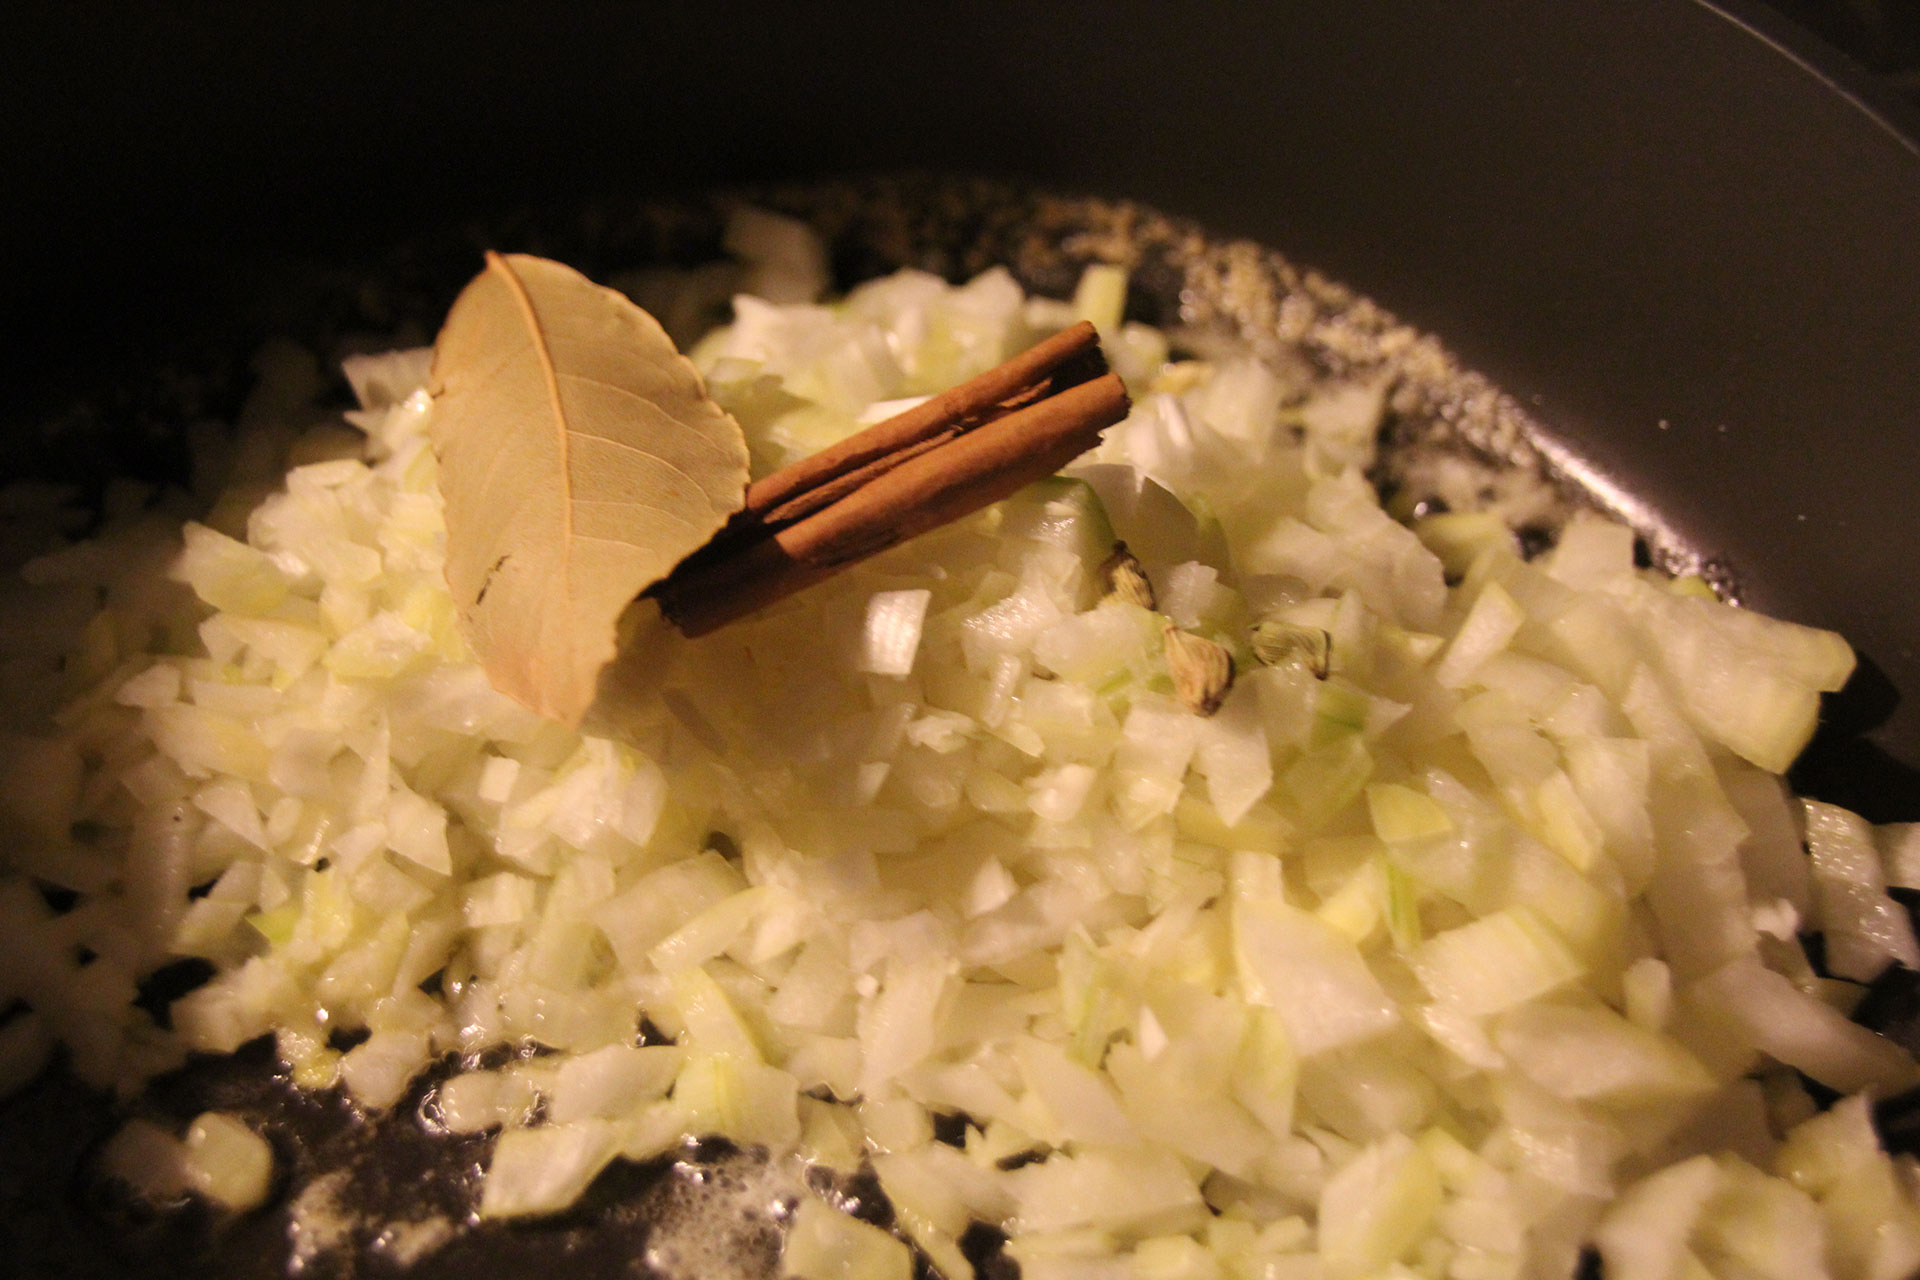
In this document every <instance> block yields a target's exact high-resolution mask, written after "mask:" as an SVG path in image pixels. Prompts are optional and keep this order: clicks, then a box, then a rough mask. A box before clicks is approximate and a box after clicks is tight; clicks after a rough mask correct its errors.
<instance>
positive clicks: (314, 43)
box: [0, 0, 1920, 1230]
mask: <svg viewBox="0 0 1920 1280" xmlns="http://www.w3.org/2000/svg"><path fill="white" fill-rule="evenodd" d="M10 22H11V23H12V24H13V25H14V27H15V31H14V33H13V36H12V38H10V39H9V41H8V42H7V43H6V48H5V49H4V51H0V73H4V74H0V83H3V84H4V86H5V88H4V92H5V93H6V94H7V95H8V96H9V97H10V98H11V101H10V102H8V103H6V105H5V107H4V109H0V131H4V132H3V133H0V142H3V143H4V146H0V155H4V157H5V164H6V165H7V167H8V169H9V170H10V176H9V178H8V179H7V180H6V181H5V182H4V183H0V216H4V218H5V222H3V223H0V230H3V231H4V232H5V233H6V235H7V240H6V243H8V244H9V245H10V246H12V247H13V248H14V249H15V254H14V262H13V264H12V267H11V269H10V270H9V272H8V281H7V284H6V285H5V286H4V288H5V289H6V290H7V291H8V294H9V296H8V300H7V310H8V312H9V313H11V314H13V315H15V316H19V317H24V318H25V319H26V320H27V321H28V323H27V324H26V325H24V326H20V329H17V330H16V333H15V334H14V336H13V337H12V339H11V340H10V342H11V345H10V347H9V348H8V350H7V351H6V353H5V354H6V357H7V361H8V363H9V364H10V365H12V366H15V367H13V368H10V369H8V370H7V372H8V375H9V376H8V381H7V383H6V385H7V386H8V387H9V390H8V392H7V394H6V396H5V398H4V400H0V405H3V406H4V409H3V410H0V412H3V413H4V426H5V428H6V431H7V433H8V434H7V436H6V439H5V451H4V454H0V457H4V458H5V459H6V461H7V465H8V466H9V467H10V468H12V469H14V470H18V469H21V468H30V469H34V470H41V471H47V470H52V471H58V472H62V473H65V474H85V473H87V472H89V471H90V470H91V471H93V472H96V473H97V472H98V471H99V470H101V469H102V468H108V469H111V468H113V467H116V466H119V465H122V464H123V463H124V464H127V465H136V466H137V465H142V463H141V462H140V461H138V460H137V459H144V458H145V457H146V456H148V454H147V453H143V452H141V450H140V445H139V442H138V441H129V442H128V443H127V451H126V452H124V453H111V452H109V453H97V452H90V453H88V455H87V456H84V457H75V456H72V455H71V454H68V455H64V456H63V455H62V454H61V453H60V450H59V449H57V448H55V449H49V448H48V447H47V445H46V444H45V441H44V440H43V439H42V438H41V437H40V436H39V435H38V433H37V432H36V430H35V429H34V428H33V427H32V426H31V424H32V423H33V422H34V421H35V420H36V419H37V416H38V415H39V414H41V413H42V412H43V410H44V409H45V407H46V406H48V405H53V404H58V403H61V402H63V398H64V397H66V396H68V395H70V394H72V393H73V392H75V391H79V390H85V389H87V388H88V387H90V386H91V385H93V384H94V383H96V382H97V381H98V380H99V379H100V378H102V377H103V376H104V373H103V371H105V370H108V369H118V368H122V367H127V366H130V365H137V364H138V363H140V362H141V361H145V360H150V359H153V358H156V357H159V356H162V355H166V354H168V353H170V352H172V351H174V350H175V349H177V347H178V345H179V344H180V343H181V342H182V340H183V337H186V336H189V335H193V334H198V333H202V332H215V331H220V329H221V326H222V325H223V324H225V323H227V321H228V320H229V318H230V317H231V316H233V315H235V314H238V313H239V311H240V310H243V309H244V308H241V307H240V306H239V302H240V300H241V299H243V298H245V297H246V295H247V291H248V289H249V288H250V287H251V286H250V282H252V281H254V280H257V279H258V278H260V274H259V273H260V270H261V267H260V264H261V263H265V262H269V261H272V260H285V259H307V260H322V261H333V262H348V263H351V262H356V261H372V260H373V258H374V256H375V255H376V253H377V252H378V251H381V250H383V249H384V248H385V247H386V246H390V245H392V244H394V243H396V242H399V241H402V240H406V239H410V238H418V237H421V236H427V237H430V238H433V237H437V238H439V239H440V240H441V241H442V242H445V243H450V244H458V243H463V242H462V240H461V232H460V231H459V228H460V227H461V226H462V225H463V224H466V223H485V222H486V221H487V220H488V219H490V218H493V217H496V216H498V215H499V214H501V213H502V212H503V211H509V210H513V209H516V208H520V207H525V206H541V207H546V208H567V207H570V206H579V205H582V204H584V203H586V202H588V201H590V200H594V199H597V198H602V197H615V198H627V197H634V196H641V195H645V194H647V193H651V192H677V191H686V190H698V189H705V188H709V187H712V186H715V185H725V184H731V183H736V182H741V181H748V180H764V179H781V178H788V177H800V176H816V175H822V174H838V173H861V172H873V171H897V170H901V169H922V170H929V171H937V172H972V173H983V174H990V175H998V176H1002V177H1007V178H1013V179H1027V180H1032V181H1035V182H1038V183H1041V184H1044V185H1045V186H1047V187H1050V188H1054V189H1059V190H1066V191H1084V192H1089V193H1094V194H1100V195H1109V196H1116V197H1129V198H1133V199H1138V200H1140V201H1143V202H1146V203H1148V204H1151V205H1154V206H1157V207H1159V208H1161V209H1165V210H1168V211H1170V212H1173V213H1176V214H1180V215H1185V216H1188V217H1192V218H1194V219H1196V220H1198V221H1199V222H1200V223H1202V224H1204V225H1205V226H1207V227H1208V228H1210V229H1212V230H1214V231H1216V232H1220V233H1223V234H1227V235H1236V236H1245V237H1248V238H1251V239H1254V240H1257V241H1260V242H1262V243H1265V244H1269V245H1273V246H1275V247H1278V248H1280V249H1281V250H1283V251H1284V252H1285V253H1286V254H1287V255H1288V256H1289V257H1291V258H1292V259H1293V260H1294V261H1296V262H1299V263H1302V264H1307V265H1311V266H1313V267H1317V268H1319V269H1321V270H1323V271H1324V272H1325V273H1326V274H1328V275H1329V276H1332V277H1334V278H1335V279H1338V280H1341V281H1344V282H1345V283H1347V284H1349V285H1351V286H1353V287H1354V288H1355V289H1356V290H1358V291H1359V292H1361V293H1363V294H1366V295H1368V296H1371V297H1372V298H1374V299H1376V300H1378V301H1379V302H1380V303H1382V304H1383V305H1385V306H1387V307H1389V308H1391V309H1392V310H1393V311H1394V312H1396V313H1398V314H1399V315H1400V316H1401V317H1402V318H1403V319H1405V320H1406V321H1408V322H1409V323H1411V324H1413V325H1415V326H1417V327H1418V328H1420V329H1424V330H1427V331H1429V332H1433V333H1436V334H1438V335H1440V336H1441V337H1442V338H1443V339H1444V340H1445V341H1446V342H1447V343H1448V344H1449V346H1450V347H1451V348H1452V349H1453V350H1454V351H1455V352H1456V353H1457V354H1458V355H1459V357H1460V358H1461V361H1462V363H1464V364H1465V365H1467V366H1468V367H1470V368H1474V369H1478V370H1480V371H1481V372H1484V373H1486V374H1487V375H1489V376H1490V377H1491V378H1492V379H1493V380H1494V381H1495V382H1496V383H1498V384H1499V385H1500V386H1502V387H1504V388H1505V389H1506V390H1507V391H1509V392H1510V393H1512V394H1513V395H1514V396H1515V397H1516V398H1517V399H1518V400H1519V401H1520V402H1521V403H1522V404H1524V405H1526V406H1528V408H1529V409H1530V411H1531V412H1532V414H1533V415H1534V416H1536V417H1537V418H1538V419H1539V420H1540V421H1541V422H1543V423H1545V424H1546V425H1547V427H1548V428H1549V429H1550V430H1551V431H1552V432H1553V433H1555V435H1556V436H1557V437H1558V438H1559V439H1560V440H1562V441H1564V442H1565V443H1566V444H1567V445H1568V446H1569V447H1570V448H1571V449H1572V450H1573V451H1574V452H1575V453H1576V454H1578V455H1579V456H1580V457H1581V458H1583V459H1584V460H1586V462H1588V463H1590V464H1591V465H1592V467H1593V469H1594V471H1595V473H1596V474H1597V475H1598V476H1600V477H1601V478H1603V479H1604V480H1605V481H1607V482H1610V483H1612V484H1615V485H1617V486H1618V487H1619V489H1620V490H1621V491H1622V492H1624V493H1626V494H1629V495H1632V497H1633V498H1634V499H1635V500H1637V501H1639V502H1641V503H1644V504H1645V506H1646V508H1647V509H1648V510H1649V511H1650V512H1652V513H1654V514H1655V515H1656V516H1657V517H1658V518H1659V519H1660V520H1661V521H1663V522H1664V523H1665V524H1666V525H1667V526H1668V527H1670V528H1671V529H1672V530H1673V531H1674V533H1675V535H1676V536H1677V537H1678V538H1679V539H1681V540H1682V541H1684V542H1685V543H1687V544H1689V545H1691V546H1693V547H1696V548H1698V549H1699V550H1700V551H1702V552H1703V553H1705V554H1707V555H1709V556H1712V557H1714V558H1716V559H1718V560H1719V561H1721V562H1722V563H1724V564H1725V565H1726V566H1728V567H1729V569H1730V571H1731V573H1732V575H1733V578H1734V580H1735V581H1736V582H1737V584H1738V586H1739V588H1740V592H1741V595H1742V597H1743V598H1744V599H1745V600H1746V601H1748V602H1750V603H1752V604H1754V605H1757V606H1759V607H1763V608H1766V609H1768V610H1770V611H1773V612H1777V613H1780V614H1783V615H1785V616H1789V617H1793V618H1796V619H1798V620H1801V621H1806V622H1811V623H1816V624H1819V625H1825V626H1831V627H1835V628H1837V629H1839V630H1841V631H1842V632H1844V633H1845V634H1847V635H1848V636H1849V637H1850V638H1851V639H1853V640H1854V641H1855V643H1856V645H1857V646H1858V647H1859V649H1860V650H1861V652H1862V654H1863V656H1864V657H1865V659H1866V662H1865V663H1864V664H1863V666H1864V672H1863V675H1862V676H1861V677H1859V678H1857V679H1856V682H1855V685H1854V686H1853V687H1852V688H1850V689H1849V691H1848V692H1847V693H1846V694H1845V695H1843V696H1842V697H1841V698H1840V699H1838V700H1836V702H1835V704H1834V705H1833V706H1832V707H1831V708H1830V720H1831V723H1830V725H1829V726H1828V730H1827V731H1826V732H1825V733H1823V739H1824V741H1823V742H1822V743H1821V744H1820V747H1819V749H1818V750H1817V751H1816V752H1815V753H1814V754H1813V755H1812V757H1811V759H1810V761H1809V762H1808V764H1807V765H1806V766H1805V767H1803V770H1802V772H1801V774H1800V776H1799V778H1798V779H1797V780H1798V781H1799V782H1800V783H1801V784H1802V785H1803V786H1804V787H1807V788H1809V789H1812V790H1814V791H1816V792H1818V793H1820V794H1823V795H1825V796H1827V797H1829V798H1833V799H1837V800H1840V801H1842V802H1846V803H1851V804H1853V805H1855V806H1857V807H1859V808H1861V809H1862V810H1863V811H1865V812H1867V813H1868V814H1869V815H1870V816H1874V817H1876V818H1881V819H1893V818H1905V819H1913V818H1920V773H1916V766H1920V591H1916V590H1915V587H1914V575H1913V570H1912V565H1913V562H1914V557H1915V554H1916V552H1920V148H1917V147H1916V145H1915V143H1914V141H1913V137H1914V134H1913V133H1912V131H1911V122H1910V121H1908V120H1905V119H1903V118H1902V117H1901V116H1900V114H1899V112H1898V109H1897V108H1896V107H1890V106H1888V105H1887V104H1884V103H1880V102H1878V101H1875V100H1873V99H1872V98H1871V94H1870V93H1868V92H1867V91H1864V90H1860V89H1858V88H1857V86H1854V85H1853V82H1852V81H1850V80H1848V79H1847V75H1846V72H1845V70H1844V69H1840V70H1839V71H1838V72H1835V71H1834V70H1833V69H1832V68H1830V67H1829V66H1828V65H1827V64H1826V63H1825V62H1823V61H1822V60H1821V58H1820V56H1819V55H1818V54H1817V53H1814V54H1807V53H1806V52H1805V51H1804V49H1802V48H1801V46H1799V45H1797V44H1794V43H1793V41H1792V40H1791V38H1788V40H1787V43H1788V44H1790V45H1793V49H1792V50H1789V49H1787V48H1783V47H1782V46H1781V45H1780V44H1779V43H1776V37H1777V36H1779V35H1780V34H1781V33H1779V32H1778V31H1777V30H1776V28H1775V27H1774V25H1773V24H1771V23H1770V22H1768V21H1767V20H1766V19H1765V16H1764V15H1763V14H1761V13H1759V12H1757V11H1753V12H1750V11H1747V10H1746V9H1740V10H1739V11H1738V12H1737V13H1736V14H1732V15H1730V14H1729V13H1727V12H1725V11H1723V10H1721V9H1718V8H1714V7H1710V6H1708V5H1705V4H1701V3H1697V2H1696V0H1620V2H1619V3H1616V4H1610V5H1608V6H1605V7H1604V8H1594V9H1591V10H1589V9H1586V8H1578V9H1576V8H1574V7H1570V6H1566V5H1563V4H1559V3H1555V2H1554V0H1453V2H1442V0H1349V2H1348V3H1345V4H1341V5H1337V6H1334V5H1321V4H1309V3H1297V2H1293V0H1281V2H1276V3H1265V4H1246V5H1239V6H1232V7H1226V6H1221V7H1217V8H1214V7H1208V8H1196V7H1180V8H1175V7H1170V6H1163V5H1157V4H1152V3H1146V2H1145V0H1141V2H1139V3H1132V2H1125V3H1116V4H1103V5H1099V6H1094V5H1085V6H1081V5H1055V6H1041V5H1031V4H1017V3H994V2H988V3H977V4H972V5H968V6H966V7H965V8H964V9H962V10H951V11H940V12H937V13H936V12H933V11H927V10H922V9H920V8H917V7H913V6H902V5H897V4H895V5H881V4H865V3H848V4H835V5H827V6H823V7H810V8H805V9H802V8H800V7H791V8H790V7H778V8H775V7H766V8H764V9H763V8H762V7H761V6H758V5H749V4H744V3H708V4H702V5H697V6H696V5H672V6H641V5H581V6H511V7H509V6H498V7H492V6H490V7H486V8H484V9H477V10H475V11H474V12H470V13H467V14H466V15H464V16H463V17H460V18H457V19H456V18H453V17H450V16H448V15H446V14H444V13H428V12H426V11H425V10H420V11H413V10H405V11H396V10H395V9H394V7H393V6H390V5H374V4H345V5H333V6H327V7H325V8H324V9H314V8H304V9H299V10H296V9H294V8H292V7H291V6H288V7H284V8H283V7H280V6H273V5H266V6H255V7H248V8H246V9H244V10H231V11H223V12H221V13H219V14H217V15H214V14H212V13H207V14H199V13H194V12H191V11H187V10H181V11H177V12H174V11H168V10H163V9H159V8H154V9H140V10H128V11H121V10H120V9H117V8H101V9H99V10H95V11H90V10H89V8H88V7H87V6H84V5H83V6H75V7H70V8H63V9H61V10H59V11H57V12H56V11H54V10H52V9H51V8H49V9H48V10H47V11H46V12H35V13H31V14H28V15H26V16H24V17H20V16H17V15H16V16H15V17H14V18H12V19H10ZM1809 59H1811V61H1809ZM1836 74H1837V75H1838V77H1839V78H1838V79H1837V80H1836V79H1835V78H1834V76H1835V75H1836ZM1903 128H1905V129H1907V132H1904V133H1903V132H1902V130H1903ZM20 330H24V331H25V332H21V331H20ZM162 429H163V430H164V429H165V424H162ZM128 459H136V461H134V462H132V463H127V460H128ZM48 1122H49V1123H51V1122H54V1121H52V1120H51V1119H50V1120H49V1121H48ZM10 1229H12V1230H18V1229H19V1228H18V1227H17V1225H16V1226H15V1227H13V1228H10Z"/></svg>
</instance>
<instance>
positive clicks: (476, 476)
mask: <svg viewBox="0 0 1920 1280" xmlns="http://www.w3.org/2000/svg"><path fill="white" fill-rule="evenodd" d="M429 388H430V390H431V392H432V394H433V397H434V407H433V417H432V423H431V429H432V437H433V443H434V448H435V451H436V452H437V453H438V454H439V457H440V488H441V493H442V495H443V497H444V498H445V500H446V517H447V583H448V586H449V587H451V589H452V592H453V599H454V605H455V608H456V610H457V611H458V615H459V619H460V625H461V630H462V631H463V633H464V634H465V636H466V638H467V641H468V643H469V644H470V645H471V646H472V648H473V650H474V653H475V655H476V656H477V657H478V658H479V660H480V663H481V665H482V666H483V667H484V668H485V669H486V672H487V677H488V679H489V680H491V681H492V683H493V685H494V687H495V688H497V689H499V690H500V691H501V692H502V693H505V694H507V695H508V696H509V697H511V698H513V699H514V700H516V701H518V702H520V703H522V704H523V705H525V706H527V707H528V708H530V709H532V710H534V711H536V712H538V713H540V714H541V715H545V716H549V717H551V718H553V719H555V720H559V721H561V722H563V723H566V724H569V725H577V724H578V723H579V722H580V719H581V717H582V716H583V715H584V714H585V712H586V710H587V708H588V706H589V705H591V703H592V702H593V699H594V691H595V682H596V680H597V678H598V676H599V673H600V670H601V668H602V667H604V666H605V665H606V664H607V663H608V662H609V661H611V660H612V658H613V657H614V653H615V647H616V646H615V627H616V624H617V622H618V620H619V618H620V615H621V612H622V611H623V610H624V609H625V608H626V607H627V605H628V604H629V603H630V602H631V601H633V600H634V598H635V597H637V596H638V595H640V593H641V592H643V591H645V590H646V589H647V588H648V587H650V586H652V585H653V584H654V583H656V582H658V581H659V580H660V579H661V578H664V577H665V576H666V575H667V574H668V572H669V571H671V570H672V569H673V567H674V566H675V565H676V564H678V563H679V562H680V561H681V560H682V559H684V558H685V557H686V556H687V555H688V554H689V553H691V552H693V551H694V550H696V549H697V548H699V547H701V546H703V545H705V544H706V542H707V541H708V540H709V539H711V538H712V537H713V535H714V534H715V533H716V532H718V531H719V529H720V527H721V526H722V525H723V524H725V523H726V521H727V518H728V517H729V516H730V515H732V514H733V513H734V512H735V511H738V510H739V509H740V507H741V505H742V503H743V500H744V496H745V492H746V485H747V448H746V441H745V439H744V437H743V436H742V434H741V431H740V426H739V424H738V423H736V422H735V421H734V420H733V418H732V417H731V416H729V415H728V414H727V413H726V411H725V410H723V409H721V408H720V406H719V405H717V404H715V403H714V402H713V401H712V400H711V399H710V398H709V397H708V396H707V393H706V387H705V385H704V383H703V382H702V381H701V378H700V375H699V372H698V371H697V370H695V369H694V367H693V365H692V363H691V362H690V361H688V360H687V359H686V358H685V357H684V356H682V355H680V353H679V352H678V351H677V350H675V348H674V346H673V343H672V341H671V340H670V339H669V338H668V337H667V336H666V334H665V332H664V331H663V330H662V329H661V328H660V326H659V324H657V323H656V322H655V321H654V319H653V317H651V316H649V315H648V314H647V313H646V312H645V311H642V310H641V309H640V308H639V307H637V306H635V305H634V304H633V303H631V302H629V301H628V300H627V299H626V298H625V297H623V296H622V295H621V294H619V293H617V292H615V291H614V290H612V289H606V288H602V287H601V286H599V285H596V284H594V283H593V282H592V281H590V280H588V279H587V278H586V277H584V276H582V275H581V274H579V273H578V272H576V271H574V270H573V269H572V268H570V267H567V266H563V265H562V264H560V263H557V262H551V261H548V260H546V259H544V258H536V257H529V256H526V255H521V254H511V255H507V256H504V257H503V256H500V255H498V254H492V253H490V254H488V255H487V265H486V269H485V270H483V271H482V272H481V273H480V275H478V276H477V277H475V278H474V280H473V282H472V283H470V284H469V285H468V286H467V287H466V289H465V290H463V291H462V292H461V294H460V297H459V298H458V299H457V300H456V301H455V302H454V304H453V308H452V310H451V311H450V312H449V313H448V315H447V321H446V324H445V325H444V326H443V327H442V329H441V331H440V336H439V338H438V340H437V341H436V342H435V343H434V353H433V374H432V378H431V381H430V383H429Z"/></svg>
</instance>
